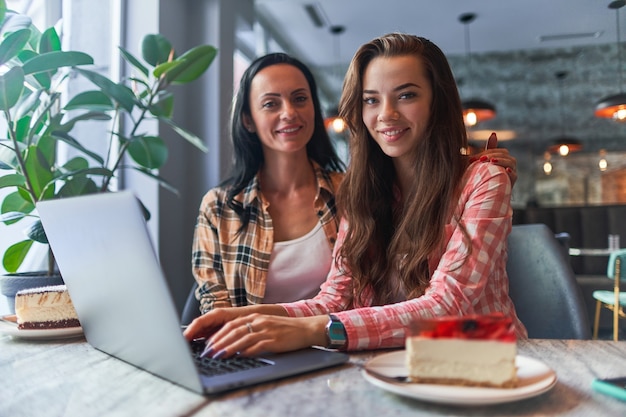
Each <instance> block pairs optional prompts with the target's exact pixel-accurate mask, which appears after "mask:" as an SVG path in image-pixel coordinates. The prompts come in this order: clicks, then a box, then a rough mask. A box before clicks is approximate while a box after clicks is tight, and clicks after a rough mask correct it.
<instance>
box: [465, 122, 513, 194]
mask: <svg viewBox="0 0 626 417" xmlns="http://www.w3.org/2000/svg"><path fill="white" fill-rule="evenodd" d="M497 146H498V138H497V136H496V134H495V133H492V134H491V136H489V140H488V141H487V145H486V146H485V150H484V151H483V152H481V153H478V154H476V155H474V157H473V158H472V161H480V162H491V163H494V164H496V165H500V166H501V167H504V168H505V169H506V173H507V174H509V179H510V180H511V186H513V185H515V181H517V160H516V159H515V158H514V157H513V156H511V154H509V151H508V150H507V149H504V148H498V147H497Z"/></svg>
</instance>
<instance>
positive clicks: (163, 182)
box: [131, 166, 179, 195]
mask: <svg viewBox="0 0 626 417" xmlns="http://www.w3.org/2000/svg"><path fill="white" fill-rule="evenodd" d="M131 168H132V169H134V170H136V171H139V172H141V173H142V174H144V175H146V176H148V177H150V178H152V179H153V180H155V181H156V182H158V183H159V185H161V187H163V188H165V189H167V190H169V191H171V192H172V193H174V194H176V195H178V194H179V193H178V190H177V189H176V187H174V186H173V185H172V184H170V183H169V182H167V181H166V180H165V179H164V178H162V177H159V176H158V175H155V174H154V173H152V172H151V171H150V170H149V169H146V168H143V167H140V166H133V167H131Z"/></svg>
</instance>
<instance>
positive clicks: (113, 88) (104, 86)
mask: <svg viewBox="0 0 626 417" xmlns="http://www.w3.org/2000/svg"><path fill="white" fill-rule="evenodd" d="M76 70H77V71H78V72H79V73H80V74H82V75H83V76H84V77H85V78H87V79H88V80H89V81H91V82H92V83H94V84H95V85H97V86H98V87H99V88H100V90H101V91H102V92H103V93H104V94H106V95H107V96H109V97H111V98H112V99H113V100H115V101H116V102H117V103H119V105H120V106H121V107H122V108H123V109H124V110H126V111H127V112H129V113H130V112H132V111H133V107H134V106H135V103H136V100H135V95H134V94H133V91H132V90H131V89H130V88H128V87H127V86H125V85H123V84H116V83H114V82H113V81H111V80H109V79H108V78H107V77H105V76H103V75H101V74H98V73H97V72H93V71H89V70H85V69H79V68H77V69H76Z"/></svg>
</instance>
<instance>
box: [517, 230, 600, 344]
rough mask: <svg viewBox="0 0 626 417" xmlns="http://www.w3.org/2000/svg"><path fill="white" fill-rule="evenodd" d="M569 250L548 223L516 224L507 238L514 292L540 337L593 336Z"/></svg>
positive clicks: (523, 315)
mask: <svg viewBox="0 0 626 417" xmlns="http://www.w3.org/2000/svg"><path fill="white" fill-rule="evenodd" d="M568 257H569V255H568V254H567V253H566V251H565V250H564V248H563V245H562V244H560V243H559V241H557V239H556V237H555V235H554V233H553V232H552V231H551V230H550V229H549V228H548V227H547V226H546V225H545V224H523V225H515V226H513V229H512V231H511V234H510V235H509V240H508V260H507V266H506V270H507V274H508V276H509V295H510V297H511V299H512V300H513V303H514V304H515V309H516V311H517V315H518V317H519V319H520V320H521V321H522V323H524V325H525V326H526V329H527V330H528V337H530V338H536V339H591V326H590V323H589V316H588V314H587V306H586V304H585V302H584V299H583V295H582V291H581V289H580V287H579V286H578V283H577V282H576V276H575V275H574V271H573V270H572V267H571V265H570V262H569V259H568Z"/></svg>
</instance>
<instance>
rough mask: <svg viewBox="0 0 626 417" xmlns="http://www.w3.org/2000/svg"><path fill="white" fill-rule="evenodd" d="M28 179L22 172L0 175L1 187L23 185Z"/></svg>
mask: <svg viewBox="0 0 626 417" xmlns="http://www.w3.org/2000/svg"><path fill="white" fill-rule="evenodd" d="M25 183H26V179H25V178H24V176H23V175H22V174H6V175H2V176H0V188H5V187H17V186H23V185H24V184H25Z"/></svg>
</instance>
